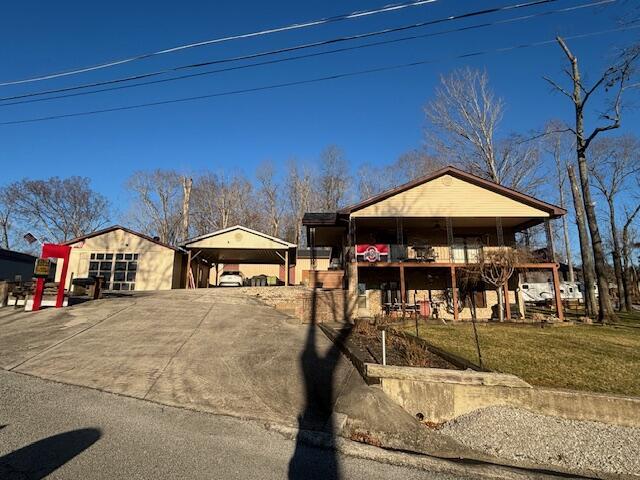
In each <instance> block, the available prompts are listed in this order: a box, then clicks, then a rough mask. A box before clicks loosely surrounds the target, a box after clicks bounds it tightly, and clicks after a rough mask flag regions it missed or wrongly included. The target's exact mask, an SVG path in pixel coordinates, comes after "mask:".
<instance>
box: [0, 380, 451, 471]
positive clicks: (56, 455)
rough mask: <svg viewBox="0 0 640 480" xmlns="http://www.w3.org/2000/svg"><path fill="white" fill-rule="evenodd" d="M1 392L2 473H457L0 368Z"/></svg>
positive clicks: (0, 465)
mask: <svg viewBox="0 0 640 480" xmlns="http://www.w3.org/2000/svg"><path fill="white" fill-rule="evenodd" d="M0 398H1V399H2V403H1V404H0V478H2V479H3V480H5V479H6V480H18V479H20V480H22V479H39V478H45V477H47V475H49V476H48V477H47V478H64V479H81V480H89V479H94V478H127V479H159V480H162V479H176V478H189V479H214V478H225V479H235V478H238V479H247V478H260V479H265V480H266V479H272V478H274V479H275V478H287V477H288V478H296V479H297V478H300V479H302V478H304V479H309V480H312V479H315V478H317V479H327V480H328V479H331V478H345V479H346V478H349V479H358V478H363V479H367V480H372V479H391V478H401V479H403V480H411V479H449V478H462V477H454V476H451V475H449V474H445V473H429V472H425V471H420V470H415V469H412V468H402V467H395V466H391V465H388V464H384V463H378V462H375V461H370V460H364V459H358V458H352V457H348V456H344V455H341V454H335V453H332V452H331V451H328V450H323V449H316V448H311V447H298V448H297V447H296V442H295V440H289V439H287V438H285V437H283V436H282V435H280V434H278V433H275V432H270V431H267V430H265V429H264V428H262V427H261V426H260V425H259V424H258V423H255V422H248V421H242V420H238V419H233V418H229V417H225V416H217V415H211V414H206V413H199V412H193V411H189V410H184V409H178V408H172V407H164V406H161V405H157V404H155V403H151V402H146V401H142V400H138V399H133V398H128V397H122V396H117V395H112V394H109V393H104V392H99V391H96V390H91V389H86V388H81V387H75V386H69V385H62V384H57V383H53V382H48V381H45V380H41V379H38V378H34V377H29V376H26V375H21V374H17V373H11V372H5V371H0ZM358 448H366V449H369V450H370V451H373V452H375V451H376V450H378V449H375V448H374V447H358ZM294 455H295V461H294V462H292V460H291V459H292V458H294ZM290 464H291V465H293V469H291V470H290ZM434 468H435V469H439V471H440V472H444V471H447V470H442V469H440V468H441V467H434ZM442 468H445V469H446V468H447V467H446V466H445V467H442Z"/></svg>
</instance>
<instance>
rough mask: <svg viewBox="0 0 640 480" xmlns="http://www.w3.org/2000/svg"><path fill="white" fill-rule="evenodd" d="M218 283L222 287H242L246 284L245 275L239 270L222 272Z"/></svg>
mask: <svg viewBox="0 0 640 480" xmlns="http://www.w3.org/2000/svg"><path fill="white" fill-rule="evenodd" d="M218 284H219V285H220V286H221V287H242V286H243V285H244V275H243V274H242V272H239V271H237V270H228V271H226V272H222V275H220V281H219V282H218Z"/></svg>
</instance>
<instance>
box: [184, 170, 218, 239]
mask: <svg viewBox="0 0 640 480" xmlns="http://www.w3.org/2000/svg"><path fill="white" fill-rule="evenodd" d="M219 187H220V185H219V182H218V177H216V176H215V175H214V174H212V173H211V172H205V173H204V174H202V175H199V176H198V177H196V179H195V181H194V184H193V188H192V191H191V202H190V205H191V208H190V210H191V228H192V229H193V232H194V234H195V235H197V236H199V235H204V234H205V233H209V232H213V231H215V230H218V229H220V228H222V227H221V226H220V218H219V210H218V202H219V201H220V198H219V196H218V193H219Z"/></svg>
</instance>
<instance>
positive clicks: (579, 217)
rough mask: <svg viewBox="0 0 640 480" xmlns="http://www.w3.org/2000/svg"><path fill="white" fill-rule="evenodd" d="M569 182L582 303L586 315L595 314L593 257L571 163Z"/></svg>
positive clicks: (580, 196)
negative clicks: (576, 238)
mask: <svg viewBox="0 0 640 480" xmlns="http://www.w3.org/2000/svg"><path fill="white" fill-rule="evenodd" d="M567 173H568V174H569V183H570V184H571V194H572V196H573V206H574V209H575V212H576V225H577V226H578V238H579V240H580V257H581V259H582V278H583V281H584V304H585V311H586V314H587V316H589V317H592V316H595V314H596V305H597V304H596V295H595V289H594V286H595V278H594V273H593V259H592V258H591V252H590V248H589V235H588V233H587V227H586V225H585V216H584V208H583V203H582V195H581V194H580V187H579V186H578V180H577V179H576V174H575V172H574V170H573V165H569V166H568V167H567Z"/></svg>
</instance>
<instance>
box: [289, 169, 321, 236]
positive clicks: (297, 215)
mask: <svg viewBox="0 0 640 480" xmlns="http://www.w3.org/2000/svg"><path fill="white" fill-rule="evenodd" d="M285 191H286V195H287V207H288V210H289V213H290V219H291V224H292V226H293V230H294V232H293V238H292V240H293V243H295V244H296V245H299V244H300V243H301V240H302V216H303V215H304V214H305V213H306V212H308V211H310V210H311V209H312V208H313V207H315V203H316V202H315V201H314V196H315V192H314V188H313V173H312V171H311V169H310V168H309V167H308V166H304V165H303V166H300V165H299V164H298V162H297V161H296V160H295V159H292V160H290V161H289V165H288V172H287V177H286V180H285Z"/></svg>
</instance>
